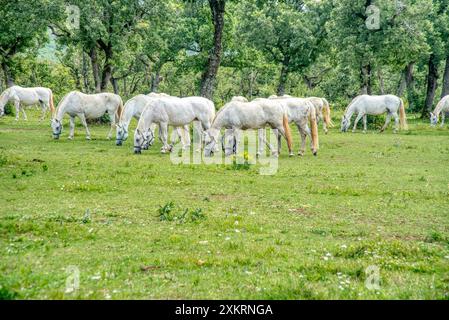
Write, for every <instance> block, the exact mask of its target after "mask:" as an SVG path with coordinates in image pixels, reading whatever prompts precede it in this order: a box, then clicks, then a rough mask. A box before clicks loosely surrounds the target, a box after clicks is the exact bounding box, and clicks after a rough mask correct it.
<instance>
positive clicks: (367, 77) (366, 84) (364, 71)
mask: <svg viewBox="0 0 449 320" xmlns="http://www.w3.org/2000/svg"><path fill="white" fill-rule="evenodd" d="M371 71H372V70H371V64H368V65H366V66H362V67H361V69H360V82H361V89H360V91H361V92H362V94H368V95H371V94H372V89H371Z"/></svg>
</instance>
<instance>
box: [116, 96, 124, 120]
mask: <svg viewBox="0 0 449 320" xmlns="http://www.w3.org/2000/svg"><path fill="white" fill-rule="evenodd" d="M119 100H120V101H119V104H118V108H117V110H116V111H115V114H116V120H117V121H120V119H121V118H122V113H123V100H122V98H120V97H119Z"/></svg>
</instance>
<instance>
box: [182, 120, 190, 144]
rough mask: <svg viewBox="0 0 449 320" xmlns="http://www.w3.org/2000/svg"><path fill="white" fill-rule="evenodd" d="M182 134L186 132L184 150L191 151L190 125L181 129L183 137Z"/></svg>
mask: <svg viewBox="0 0 449 320" xmlns="http://www.w3.org/2000/svg"><path fill="white" fill-rule="evenodd" d="M182 132H184V142H183V144H184V148H185V149H186V150H188V149H190V127H189V125H187V124H186V125H185V126H184V128H182V129H181V131H180V133H181V136H182Z"/></svg>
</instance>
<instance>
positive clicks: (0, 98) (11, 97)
mask: <svg viewBox="0 0 449 320" xmlns="http://www.w3.org/2000/svg"><path fill="white" fill-rule="evenodd" d="M8 101H12V102H14V106H15V107H16V121H18V120H19V115H20V110H22V113H23V118H24V119H25V120H27V115H26V113H25V108H24V107H25V106H32V105H36V104H39V105H40V106H41V108H42V116H41V118H40V121H42V120H43V119H44V118H45V114H46V113H47V110H48V109H50V110H51V114H52V116H53V114H54V112H55V107H54V103H53V92H52V91H51V90H50V89H48V88H42V87H36V88H22V87H20V86H12V87H10V88H8V89H6V90H5V91H3V93H2V94H1V95H0V116H2V115H3V114H4V113H5V111H4V110H5V105H6V103H8Z"/></svg>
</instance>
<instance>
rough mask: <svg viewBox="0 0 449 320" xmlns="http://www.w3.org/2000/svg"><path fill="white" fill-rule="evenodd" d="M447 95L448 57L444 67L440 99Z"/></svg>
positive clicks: (448, 79) (448, 83)
mask: <svg viewBox="0 0 449 320" xmlns="http://www.w3.org/2000/svg"><path fill="white" fill-rule="evenodd" d="M447 95H449V56H448V57H446V66H445V67H444V76H443V90H442V92H441V99H442V98H444V97H445V96H447Z"/></svg>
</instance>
